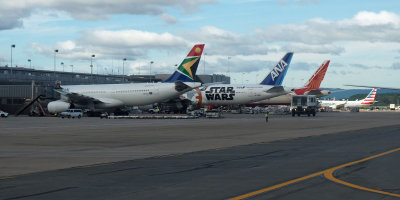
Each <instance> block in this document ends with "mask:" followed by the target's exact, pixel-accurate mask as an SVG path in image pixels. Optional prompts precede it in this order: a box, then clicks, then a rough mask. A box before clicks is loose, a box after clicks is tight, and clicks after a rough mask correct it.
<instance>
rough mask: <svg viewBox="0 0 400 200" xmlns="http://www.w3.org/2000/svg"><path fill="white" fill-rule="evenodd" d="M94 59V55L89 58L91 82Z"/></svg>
mask: <svg viewBox="0 0 400 200" xmlns="http://www.w3.org/2000/svg"><path fill="white" fill-rule="evenodd" d="M94 57H96V55H94V54H93V55H92V56H90V77H91V79H92V81H93V58H94Z"/></svg>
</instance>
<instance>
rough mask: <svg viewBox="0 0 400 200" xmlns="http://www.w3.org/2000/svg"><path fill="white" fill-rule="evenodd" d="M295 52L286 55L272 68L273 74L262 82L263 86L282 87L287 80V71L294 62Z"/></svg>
mask: <svg viewBox="0 0 400 200" xmlns="http://www.w3.org/2000/svg"><path fill="white" fill-rule="evenodd" d="M292 57H293V52H288V53H286V55H285V56H283V58H282V59H281V60H280V61H279V62H278V63H277V64H276V65H275V67H274V68H272V70H271V72H270V73H269V74H268V75H267V77H265V79H264V80H263V81H261V83H260V84H261V85H277V86H280V85H282V82H283V79H284V78H285V75H286V72H287V69H288V68H289V65H290V61H291V60H292Z"/></svg>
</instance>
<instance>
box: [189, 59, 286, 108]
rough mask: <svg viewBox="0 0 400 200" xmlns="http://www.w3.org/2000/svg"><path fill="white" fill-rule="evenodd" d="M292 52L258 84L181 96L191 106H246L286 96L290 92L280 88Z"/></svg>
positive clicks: (213, 88) (219, 86)
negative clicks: (189, 102) (188, 101)
mask: <svg viewBox="0 0 400 200" xmlns="http://www.w3.org/2000/svg"><path fill="white" fill-rule="evenodd" d="M292 57H293V52H289V53H287V54H286V55H285V56H284V57H283V58H282V59H281V60H280V61H279V62H278V63H277V64H276V65H275V67H274V68H273V69H272V71H271V72H270V73H269V74H268V75H267V77H266V78H265V79H264V80H263V81H262V82H261V83H260V84H258V85H257V84H215V85H210V86H205V87H203V88H201V89H198V88H197V89H195V90H196V91H190V92H187V93H185V94H183V95H181V99H187V100H190V101H191V103H192V105H236V104H248V103H251V102H255V101H260V100H263V99H268V98H271V97H276V96H279V95H283V94H286V93H288V92H290V90H288V89H286V88H284V87H282V86H280V85H281V84H282V81H283V78H284V77H285V75H286V72H287V69H288V68H289V65H290V61H291V59H292Z"/></svg>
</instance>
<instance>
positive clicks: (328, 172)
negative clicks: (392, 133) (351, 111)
mask: <svg viewBox="0 0 400 200" xmlns="http://www.w3.org/2000/svg"><path fill="white" fill-rule="evenodd" d="M396 151H400V148H397V149H393V150H390V151H386V152H383V153H380V154H377V155H373V156H370V157H367V158H363V159H361V160H357V161H353V162H349V163H346V164H343V165H339V166H337V167H333V168H330V169H326V170H324V171H320V172H317V173H313V174H310V175H307V176H303V177H300V178H297V179H293V180H290V181H286V182H283V183H280V184H277V185H273V186H270V187H267V188H263V189H260V190H256V191H253V192H250V193H247V194H243V195H240V196H237V197H233V198H230V200H241V199H246V198H249V197H253V196H256V195H259V194H262V193H266V192H269V191H272V190H275V189H278V188H282V187H285V186H288V185H291V184H293V183H297V182H301V181H304V180H307V179H310V178H314V177H316V176H320V175H324V176H325V178H327V179H328V180H330V181H333V182H335V183H339V184H342V185H346V186H348V187H352V188H356V189H359V190H364V191H369V192H374V193H379V194H384V195H390V196H395V197H400V194H394V193H389V192H384V191H380V190H375V189H371V188H367V187H362V186H359V185H355V184H351V183H348V182H345V181H342V180H339V179H337V178H335V177H334V176H333V173H334V172H335V171H336V170H338V169H341V168H344V167H348V166H351V165H355V164H359V163H362V162H365V161H368V160H371V159H374V158H378V157H381V156H384V155H387V154H391V153H393V152H396Z"/></svg>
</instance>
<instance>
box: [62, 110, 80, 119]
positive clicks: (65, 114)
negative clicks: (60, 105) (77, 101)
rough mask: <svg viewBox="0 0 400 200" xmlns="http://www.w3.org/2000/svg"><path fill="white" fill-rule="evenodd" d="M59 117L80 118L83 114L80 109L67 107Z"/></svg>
mask: <svg viewBox="0 0 400 200" xmlns="http://www.w3.org/2000/svg"><path fill="white" fill-rule="evenodd" d="M60 116H61V118H64V117H68V118H71V117H72V118H75V117H77V118H81V117H82V116H83V111H82V109H68V110H66V111H64V112H61V113H60Z"/></svg>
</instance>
